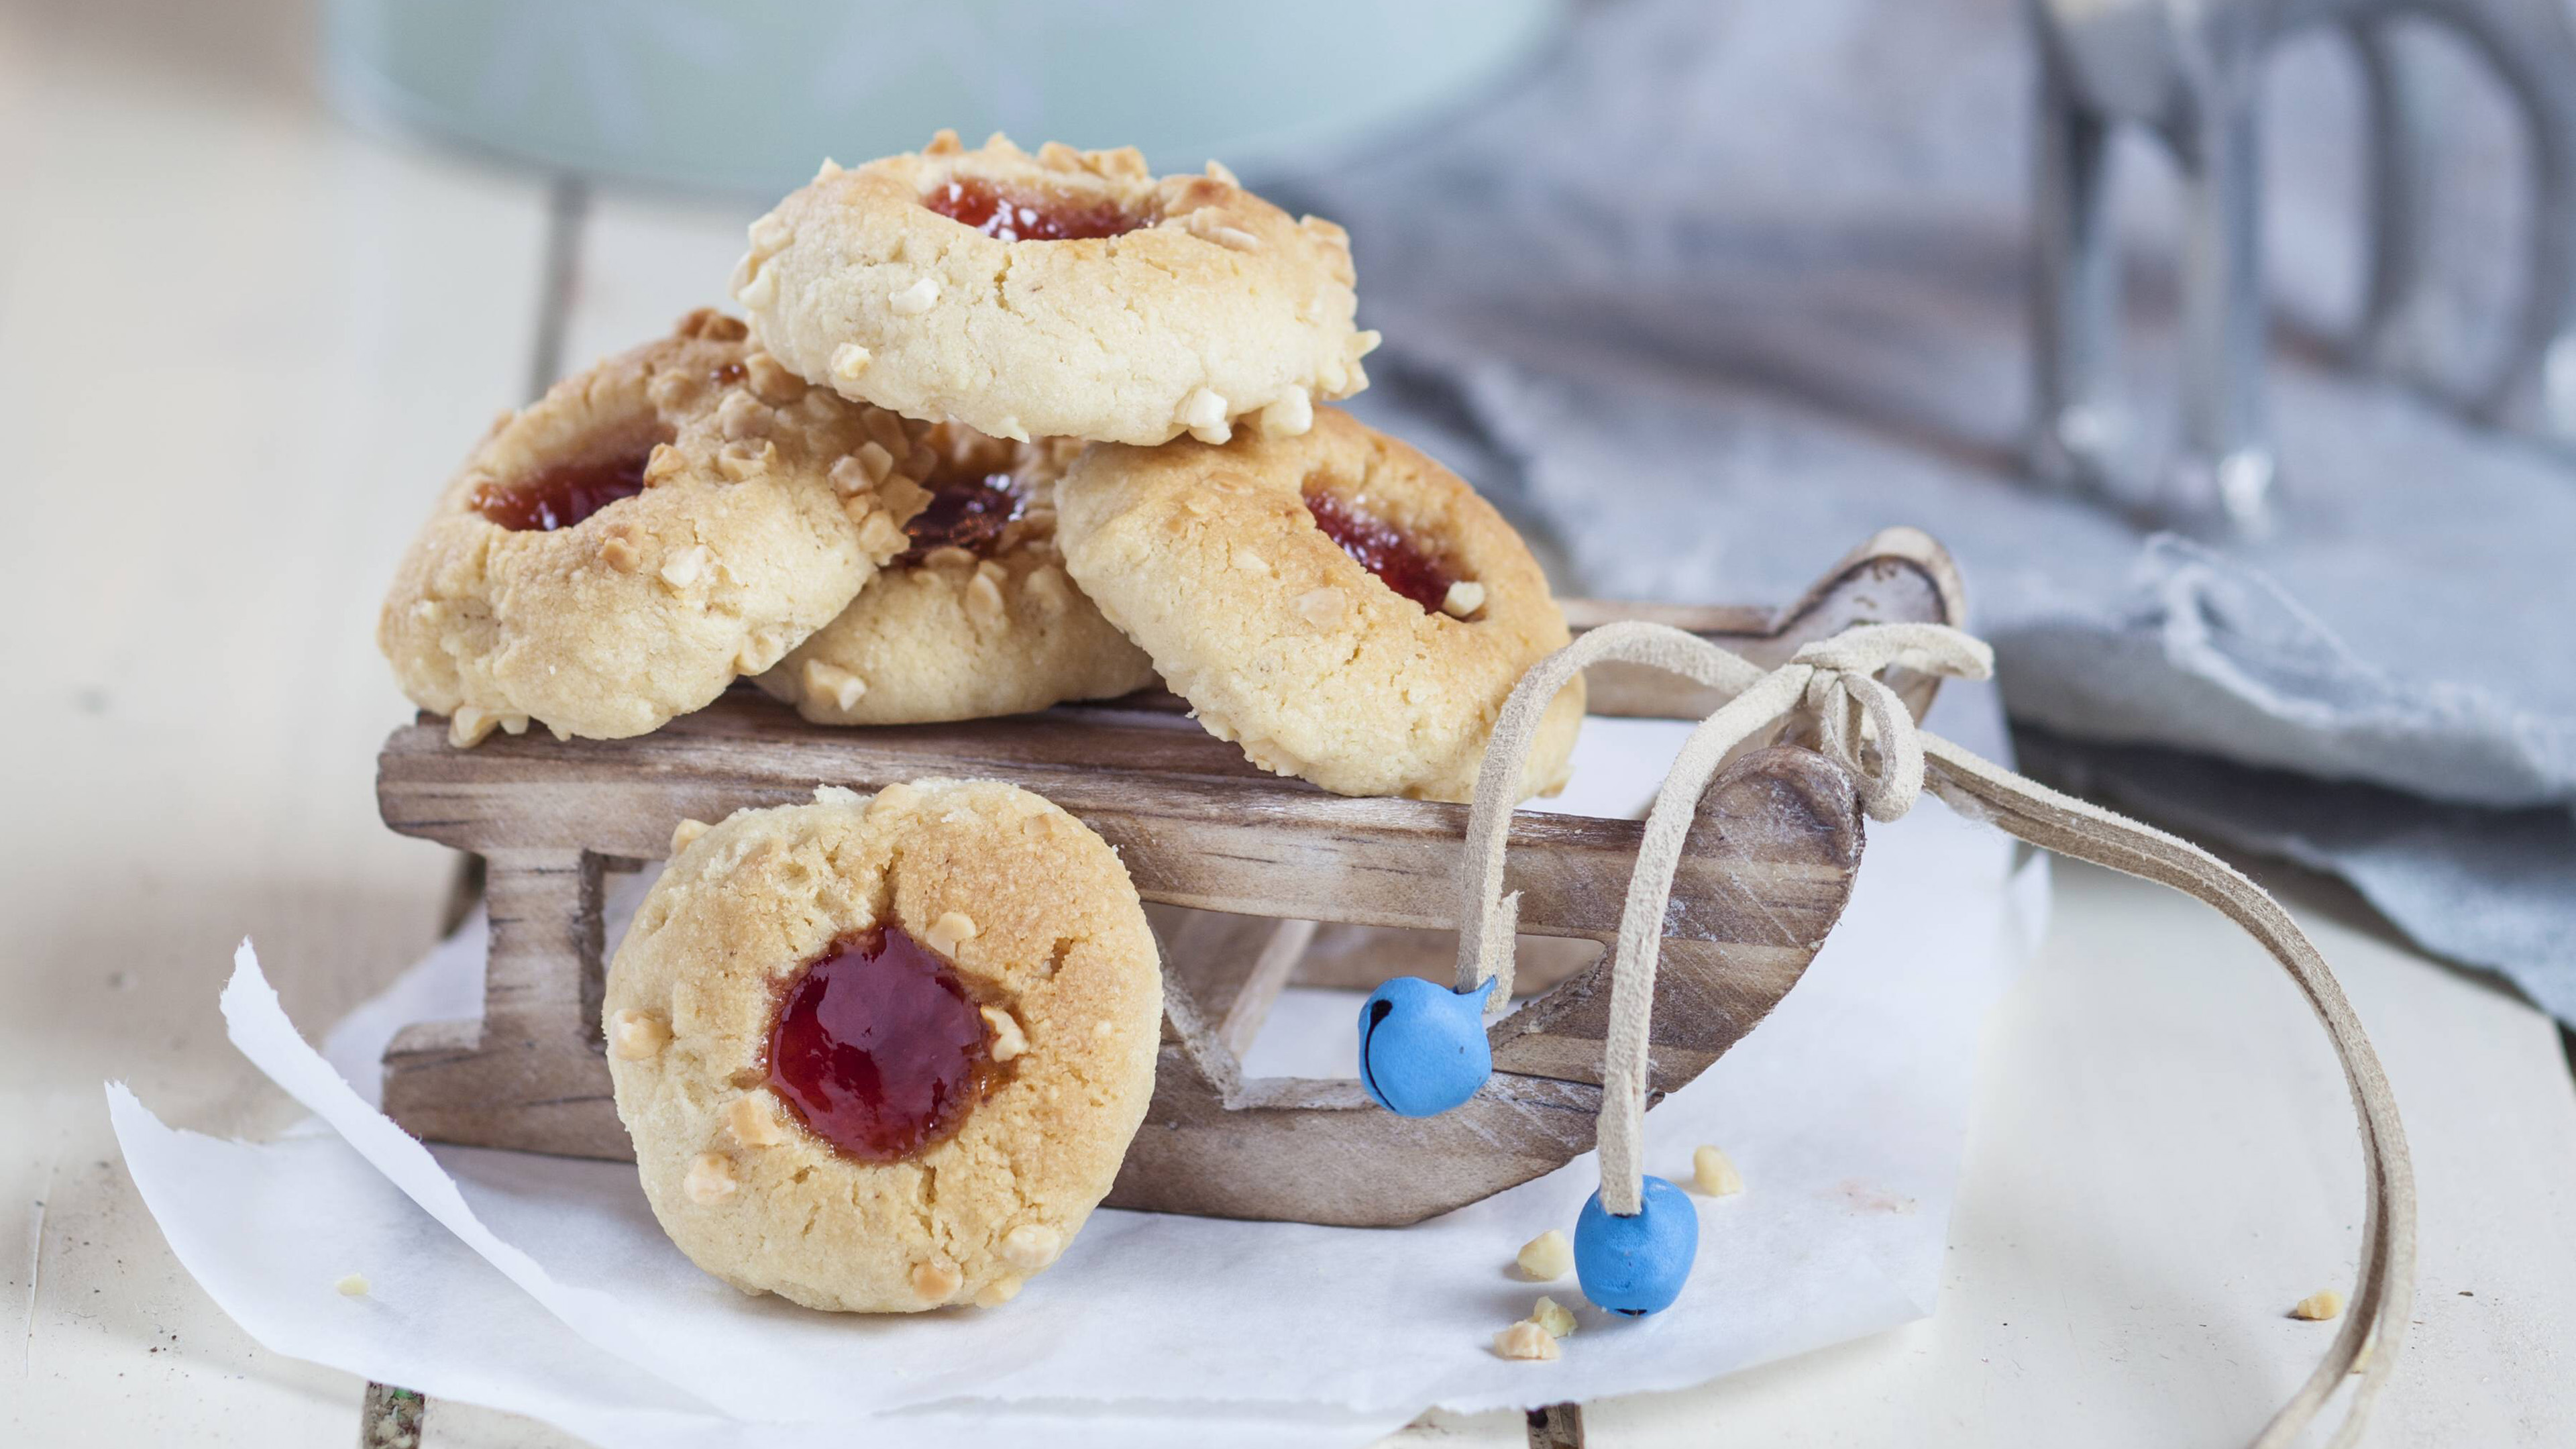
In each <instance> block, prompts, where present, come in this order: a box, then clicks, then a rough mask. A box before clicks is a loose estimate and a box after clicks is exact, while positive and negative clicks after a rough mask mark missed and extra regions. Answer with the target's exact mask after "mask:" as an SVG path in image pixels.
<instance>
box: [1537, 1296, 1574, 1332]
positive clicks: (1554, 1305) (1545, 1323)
mask: <svg viewBox="0 0 2576 1449" xmlns="http://www.w3.org/2000/svg"><path fill="white" fill-rule="evenodd" d="M1529 1321H1530V1322H1532V1323H1535V1324H1537V1325H1538V1326H1539V1327H1541V1328H1544V1329H1546V1330H1547V1334H1548V1337H1550V1338H1564V1337H1566V1336H1568V1335H1570V1334H1572V1333H1573V1332H1574V1310H1572V1309H1570V1308H1568V1307H1566V1306H1565V1305H1564V1304H1562V1303H1559V1302H1557V1301H1556V1300H1555V1299H1553V1298H1549V1297H1547V1296H1545V1295H1543V1294H1542V1295H1541V1296H1540V1298H1539V1300H1538V1302H1537V1303H1536V1304H1535V1305H1533V1306H1532V1307H1531V1308H1530V1316H1529Z"/></svg>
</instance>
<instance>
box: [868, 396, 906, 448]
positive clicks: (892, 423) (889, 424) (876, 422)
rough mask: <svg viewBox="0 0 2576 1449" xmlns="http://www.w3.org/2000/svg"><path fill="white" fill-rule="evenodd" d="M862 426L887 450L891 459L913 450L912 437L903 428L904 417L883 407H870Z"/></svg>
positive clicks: (879, 445)
mask: <svg viewBox="0 0 2576 1449" xmlns="http://www.w3.org/2000/svg"><path fill="white" fill-rule="evenodd" d="M862 426H864V427H865V428H866V429H867V430H868V436H869V437H871V438H873V439H875V440H876V443H877V446H878V447H881V448H883V449H885V450H886V456H887V457H888V458H889V459H893V458H898V457H901V456H902V455H903V454H905V453H909V452H911V451H912V438H911V436H910V435H909V434H907V433H905V432H904V430H903V419H902V418H899V417H897V416H895V415H894V414H893V413H890V412H887V411H886V410H884V409H883V408H870V409H868V410H867V415H866V421H865V422H864V423H863V424H862Z"/></svg>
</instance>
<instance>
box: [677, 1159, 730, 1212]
mask: <svg viewBox="0 0 2576 1449" xmlns="http://www.w3.org/2000/svg"><path fill="white" fill-rule="evenodd" d="M740 1186H741V1184H740V1183H738V1182H736V1181H735V1180H734V1176H733V1164H732V1163H730V1162H728V1161H726V1160H725V1155H724V1154H723V1153H721V1152H701V1153H699V1154H698V1156H697V1160H696V1161H694V1162H691V1163H690V1164H689V1175H688V1176H687V1177H685V1178H683V1179H681V1182H680V1190H681V1191H683V1192H685V1193H687V1194H688V1195H689V1201H691V1202H693V1203H696V1204H697V1205H698V1206H700V1207H713V1206H715V1205H716V1204H717V1203H720V1202H723V1201H724V1200H725V1199H726V1198H729V1197H731V1196H733V1194H734V1189H736V1188H738V1187H740Z"/></svg>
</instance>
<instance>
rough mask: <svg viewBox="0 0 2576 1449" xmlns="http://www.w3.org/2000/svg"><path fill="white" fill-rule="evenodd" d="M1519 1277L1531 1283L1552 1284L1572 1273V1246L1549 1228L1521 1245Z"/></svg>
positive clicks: (1556, 1231)
mask: <svg viewBox="0 0 2576 1449" xmlns="http://www.w3.org/2000/svg"><path fill="white" fill-rule="evenodd" d="M1515 1261H1516V1262H1518V1263H1519V1264H1520V1268H1521V1276H1522V1277H1524V1278H1527V1279H1529V1280H1530V1281H1531V1282H1533V1283H1553V1282H1555V1281H1556V1280H1557V1279H1559V1278H1562V1277H1564V1276H1565V1275H1566V1274H1568V1273H1571V1272H1573V1271H1574V1244H1573V1243H1572V1242H1570V1241H1568V1240H1567V1238H1566V1236H1565V1234H1564V1233H1563V1232H1562V1231H1560V1230H1558V1229H1556V1228H1550V1229H1548V1230H1547V1231H1546V1232H1543V1233H1541V1234H1539V1235H1538V1236H1537V1237H1535V1238H1532V1239H1530V1240H1529V1241H1528V1242H1526V1243H1523V1244H1522V1245H1521V1252H1520V1257H1519V1258H1517V1259H1516V1260H1515Z"/></svg>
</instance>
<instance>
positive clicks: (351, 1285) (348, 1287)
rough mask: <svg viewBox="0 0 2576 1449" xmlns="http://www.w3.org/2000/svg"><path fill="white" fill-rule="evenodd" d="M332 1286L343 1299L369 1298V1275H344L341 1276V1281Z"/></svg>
mask: <svg viewBox="0 0 2576 1449" xmlns="http://www.w3.org/2000/svg"><path fill="white" fill-rule="evenodd" d="M331 1286H332V1288H333V1289H335V1290H337V1291H338V1293H339V1295H340V1296H341V1297H343V1298H364V1297H366V1296H367V1275H366V1274H364V1273H343V1274H341V1275H340V1278H339V1281H338V1282H336V1283H333V1284H332V1285H331Z"/></svg>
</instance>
